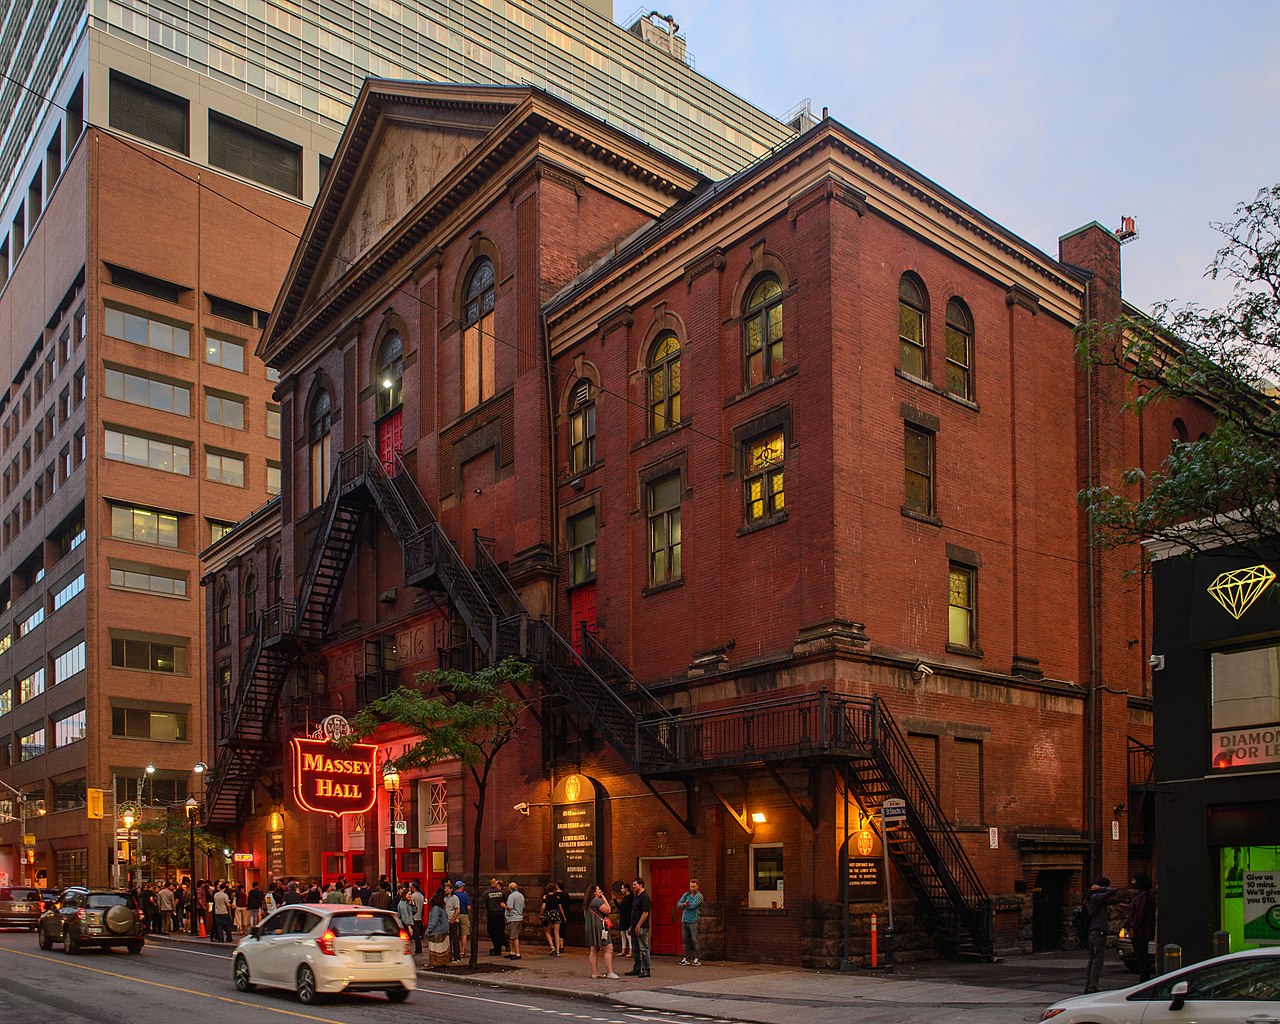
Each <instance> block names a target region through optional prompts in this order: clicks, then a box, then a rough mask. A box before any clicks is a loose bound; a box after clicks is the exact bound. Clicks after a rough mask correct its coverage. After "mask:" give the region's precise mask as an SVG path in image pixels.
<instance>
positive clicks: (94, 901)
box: [36, 886, 147, 953]
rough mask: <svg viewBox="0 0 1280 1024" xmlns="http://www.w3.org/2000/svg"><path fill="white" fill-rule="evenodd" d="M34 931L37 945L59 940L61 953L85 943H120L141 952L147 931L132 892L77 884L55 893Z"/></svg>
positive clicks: (69, 951)
mask: <svg viewBox="0 0 1280 1024" xmlns="http://www.w3.org/2000/svg"><path fill="white" fill-rule="evenodd" d="M36 931H37V932H38V938H39V940H40V948H41V949H50V948H52V947H53V944H54V943H55V942H61V943H62V949H63V952H65V953H78V952H80V950H81V949H83V948H85V947H86V946H124V947H125V948H126V949H127V950H128V951H129V952H130V953H141V952H142V946H143V944H144V943H145V942H146V935H147V931H146V927H145V924H144V922H143V920H142V906H141V905H140V904H139V903H138V900H137V897H135V896H134V895H133V893H131V892H129V891H128V890H127V889H88V888H83V887H80V886H73V887H72V888H70V889H67V890H65V891H64V892H63V893H62V895H61V896H59V897H58V899H57V901H56V902H55V903H54V904H53V905H52V906H51V907H50V908H49V909H48V910H46V911H45V912H44V914H43V915H42V916H41V918H40V922H39V924H38V925H37V927H36Z"/></svg>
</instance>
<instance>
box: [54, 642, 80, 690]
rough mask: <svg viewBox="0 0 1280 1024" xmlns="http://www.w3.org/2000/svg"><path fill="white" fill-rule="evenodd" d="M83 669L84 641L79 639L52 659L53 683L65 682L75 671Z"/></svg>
mask: <svg viewBox="0 0 1280 1024" xmlns="http://www.w3.org/2000/svg"><path fill="white" fill-rule="evenodd" d="M83 671H84V641H83V640H81V641H80V642H79V643H78V644H76V645H75V646H74V647H71V648H69V649H67V650H65V651H63V652H62V653H61V654H59V655H58V656H57V657H56V658H54V659H53V685H54V686H57V685H58V684H59V683H62V682H66V681H67V680H68V679H70V678H71V677H72V676H73V675H75V674H76V673H77V672H83Z"/></svg>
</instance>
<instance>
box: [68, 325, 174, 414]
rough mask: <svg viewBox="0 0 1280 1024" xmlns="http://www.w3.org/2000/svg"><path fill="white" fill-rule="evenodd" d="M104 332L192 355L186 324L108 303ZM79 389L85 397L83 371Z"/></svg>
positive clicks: (165, 349)
mask: <svg viewBox="0 0 1280 1024" xmlns="http://www.w3.org/2000/svg"><path fill="white" fill-rule="evenodd" d="M102 332H103V333H104V334H105V335H106V336H107V337H108V338H118V339H119V340H120V341H127V342H130V343H131V344H134V345H141V346H143V347H144V348H153V349H155V350H156V351H157V352H172V353H173V354H174V355H176V356H189V355H191V332H190V331H189V330H188V329H187V328H185V327H179V326H177V325H175V324H171V323H166V322H165V321H163V320H151V319H149V318H147V317H145V316H140V315H138V314H137V313H129V312H127V311H126V310H123V309H116V308H115V307H114V306H108V307H107V308H106V310H105V311H104V315H103V324H102ZM76 380H77V384H78V387H77V389H76V390H77V393H78V394H79V399H80V401H83V400H84V376H83V375H79V376H77V378H76Z"/></svg>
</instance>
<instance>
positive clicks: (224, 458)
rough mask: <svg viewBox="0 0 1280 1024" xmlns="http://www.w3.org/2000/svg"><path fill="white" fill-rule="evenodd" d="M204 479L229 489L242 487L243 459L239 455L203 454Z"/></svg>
mask: <svg viewBox="0 0 1280 1024" xmlns="http://www.w3.org/2000/svg"><path fill="white" fill-rule="evenodd" d="M205 460H206V461H205V477H206V478H207V479H209V480H212V481H214V482H215V483H220V484H228V485H229V486H231V487H243V486H244V458H243V456H239V455H218V454H216V453H214V452H206V453H205Z"/></svg>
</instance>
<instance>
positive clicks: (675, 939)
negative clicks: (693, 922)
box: [649, 857, 689, 953]
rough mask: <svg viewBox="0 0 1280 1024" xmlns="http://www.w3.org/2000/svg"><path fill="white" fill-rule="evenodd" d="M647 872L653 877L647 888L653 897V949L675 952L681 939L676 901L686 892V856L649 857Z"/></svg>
mask: <svg viewBox="0 0 1280 1024" xmlns="http://www.w3.org/2000/svg"><path fill="white" fill-rule="evenodd" d="M649 872H650V874H651V875H652V876H653V877H652V879H651V883H652V884H651V885H650V888H649V895H650V896H651V897H652V899H653V930H652V932H651V933H650V937H651V938H652V940H653V952H655V953H679V952H681V948H682V946H683V941H682V939H681V936H680V911H679V910H678V909H677V908H676V900H678V899H679V898H680V897H681V896H683V895H684V894H685V893H686V892H688V891H689V858H688V857H672V858H670V859H664V860H651V861H650V862H649Z"/></svg>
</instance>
